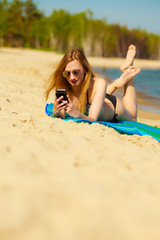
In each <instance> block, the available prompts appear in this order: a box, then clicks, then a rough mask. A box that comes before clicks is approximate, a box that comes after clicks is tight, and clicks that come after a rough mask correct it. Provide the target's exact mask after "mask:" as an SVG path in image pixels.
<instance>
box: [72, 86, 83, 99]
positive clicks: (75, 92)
mask: <svg viewBox="0 0 160 240" xmlns="http://www.w3.org/2000/svg"><path fill="white" fill-rule="evenodd" d="M72 91H73V95H74V96H75V97H78V98H79V95H80V94H81V87H79V86H74V87H72Z"/></svg>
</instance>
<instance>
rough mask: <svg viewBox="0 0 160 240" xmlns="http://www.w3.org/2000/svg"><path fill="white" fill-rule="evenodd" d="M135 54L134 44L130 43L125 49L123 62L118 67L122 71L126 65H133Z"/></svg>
mask: <svg viewBox="0 0 160 240" xmlns="http://www.w3.org/2000/svg"><path fill="white" fill-rule="evenodd" d="M135 55H136V47H135V46H134V45H130V46H129V48H128V51H127V56H126V59H125V62H124V63H123V64H122V66H121V67H120V69H121V71H122V72H124V71H125V70H126V69H127V68H128V67H130V66H131V65H133V61H134V57H135Z"/></svg>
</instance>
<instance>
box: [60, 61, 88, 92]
mask: <svg viewBox="0 0 160 240" xmlns="http://www.w3.org/2000/svg"><path fill="white" fill-rule="evenodd" d="M84 74H85V71H84V69H83V67H82V65H81V64H80V62H79V61H77V60H73V61H72V62H70V63H68V64H67V65H66V68H65V71H64V74H63V75H64V77H65V78H66V80H67V81H68V82H69V83H70V84H71V86H73V87H74V86H79V85H80V84H81V83H82V82H83V79H84Z"/></svg>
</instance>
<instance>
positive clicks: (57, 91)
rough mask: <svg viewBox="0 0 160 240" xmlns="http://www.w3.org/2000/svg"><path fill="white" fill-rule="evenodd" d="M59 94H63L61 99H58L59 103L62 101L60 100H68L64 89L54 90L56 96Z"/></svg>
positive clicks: (59, 95)
mask: <svg viewBox="0 0 160 240" xmlns="http://www.w3.org/2000/svg"><path fill="white" fill-rule="evenodd" d="M61 96H63V99H62V100H61V101H59V103H62V101H68V98H67V90H66V89H57V90H56V97H57V98H59V97H61Z"/></svg>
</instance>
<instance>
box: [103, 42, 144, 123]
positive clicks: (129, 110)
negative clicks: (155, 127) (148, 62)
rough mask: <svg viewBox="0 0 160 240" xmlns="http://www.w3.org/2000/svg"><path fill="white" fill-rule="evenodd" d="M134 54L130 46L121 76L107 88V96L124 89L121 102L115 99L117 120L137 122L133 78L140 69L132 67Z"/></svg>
mask: <svg viewBox="0 0 160 240" xmlns="http://www.w3.org/2000/svg"><path fill="white" fill-rule="evenodd" d="M135 54H136V47H135V46H134V45H130V46H129V48H128V52H127V55H126V59H125V62H124V64H122V66H121V67H120V69H121V71H122V72H123V74H122V75H121V76H120V78H118V79H116V80H115V81H114V82H113V83H112V84H110V85H109V86H108V87H107V93H108V94H113V92H114V91H115V90H116V89H118V88H122V87H124V95H123V100H122V102H121V101H120V100H119V99H118V98H117V108H116V111H117V114H118V119H119V120H122V119H126V120H130V121H131V120H132V121H133V120H134V121H136V120H137V99H136V92H135V87H134V82H133V77H135V76H136V75H137V74H138V73H139V72H140V68H138V67H134V66H132V64H133V61H134V57H135Z"/></svg>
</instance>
